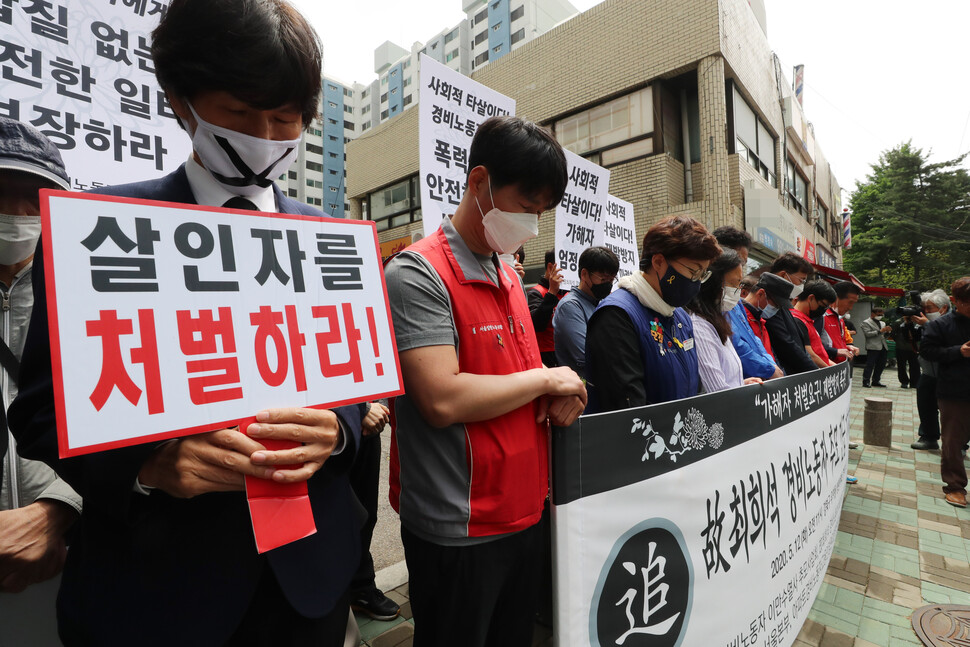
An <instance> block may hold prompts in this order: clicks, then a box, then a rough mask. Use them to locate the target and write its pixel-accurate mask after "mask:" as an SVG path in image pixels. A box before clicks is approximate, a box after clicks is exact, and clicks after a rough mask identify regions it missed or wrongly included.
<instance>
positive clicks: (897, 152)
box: [845, 142, 970, 290]
mask: <svg viewBox="0 0 970 647" xmlns="http://www.w3.org/2000/svg"><path fill="white" fill-rule="evenodd" d="M963 160H964V156H961V157H958V158H956V159H952V160H947V161H944V162H938V163H930V162H929V161H928V159H927V156H926V155H924V154H923V151H922V150H921V149H919V148H914V147H913V146H912V143H911V142H906V143H904V144H901V145H900V146H898V147H896V148H894V149H892V150H889V151H885V152H883V154H882V155H880V156H879V161H878V162H877V163H876V164H873V165H872V173H870V174H869V175H868V176H867V178H866V181H865V182H860V183H857V184H856V190H855V192H854V193H853V194H852V197H851V199H850V202H849V204H850V209H851V210H852V249H849V250H846V252H845V267H846V269H847V270H848V271H850V272H852V273H853V274H855V275H856V276H858V277H859V278H860V279H861V280H863V281H864V282H866V283H870V284H872V285H883V286H887V287H894V288H902V289H904V290H930V289H934V288H944V289H947V288H949V286H950V284H951V283H952V282H953V280H954V279H956V278H958V277H960V276H966V275H967V274H970V174H968V173H967V171H966V169H964V168H961V165H962V163H963Z"/></svg>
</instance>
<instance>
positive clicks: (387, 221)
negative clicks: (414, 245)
mask: <svg viewBox="0 0 970 647" xmlns="http://www.w3.org/2000/svg"><path fill="white" fill-rule="evenodd" d="M365 205H368V206H367V207H365V210H364V213H365V214H367V215H368V216H369V217H370V218H371V219H373V220H374V221H375V222H376V223H377V231H385V230H387V229H392V228H394V227H400V226H401V225H406V224H408V223H411V222H416V221H417V220H420V219H421V194H420V191H419V190H418V176H417V175H413V176H411V177H410V178H408V179H406V180H403V181H401V182H397V183H395V184H392V185H391V186H387V187H384V188H383V189H378V190H377V191H375V192H373V193H370V194H368V195H367V200H366V201H365Z"/></svg>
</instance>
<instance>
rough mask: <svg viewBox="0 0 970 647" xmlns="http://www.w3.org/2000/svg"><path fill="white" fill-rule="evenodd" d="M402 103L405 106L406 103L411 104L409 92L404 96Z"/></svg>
mask: <svg viewBox="0 0 970 647" xmlns="http://www.w3.org/2000/svg"><path fill="white" fill-rule="evenodd" d="M402 103H403V104H404V105H406V106H407V105H410V104H411V95H410V94H409V95H408V96H406V97H404V101H403V102H402Z"/></svg>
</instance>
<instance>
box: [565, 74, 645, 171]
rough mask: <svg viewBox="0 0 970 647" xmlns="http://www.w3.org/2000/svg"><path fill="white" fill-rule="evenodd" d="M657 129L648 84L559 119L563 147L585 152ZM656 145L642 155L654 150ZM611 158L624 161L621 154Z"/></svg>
mask: <svg viewBox="0 0 970 647" xmlns="http://www.w3.org/2000/svg"><path fill="white" fill-rule="evenodd" d="M653 129H654V123H653V88H652V87H650V86H648V87H646V88H642V89H640V90H637V91H636V92H631V93H630V94H627V95H624V96H622V97H620V98H618V99H614V100H612V101H609V102H607V103H604V104H602V105H599V106H596V107H595V108H590V109H589V110H585V111H583V112H580V113H579V114H576V115H572V116H570V117H566V118H565V119H560V120H559V121H557V122H556V139H558V140H559V143H560V144H562V147H563V148H565V149H568V150H570V151H572V152H574V153H576V154H577V155H585V154H587V153H590V152H594V151H604V150H605V149H609V148H615V147H620V146H622V145H625V144H629V143H631V142H633V141H635V140H642V139H645V138H648V137H651V136H652V134H653ZM644 146H646V145H645V144H641V146H640V147H639V148H638V149H637V152H641V153H642V151H643V147H644ZM652 146H653V144H652V143H651V144H650V150H649V151H648V152H646V153H642V154H650V153H652V152H653V148H652ZM605 156H606V155H605V153H604V157H605ZM637 156H639V155H637ZM611 159H612V160H613V163H617V162H618V161H620V160H618V159H617V155H613V156H612V157H611ZM625 159H628V158H625Z"/></svg>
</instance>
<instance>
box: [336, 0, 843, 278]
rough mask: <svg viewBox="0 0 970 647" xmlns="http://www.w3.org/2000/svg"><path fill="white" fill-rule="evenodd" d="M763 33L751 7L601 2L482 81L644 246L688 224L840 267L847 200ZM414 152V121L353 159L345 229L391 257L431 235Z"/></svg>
mask: <svg viewBox="0 0 970 647" xmlns="http://www.w3.org/2000/svg"><path fill="white" fill-rule="evenodd" d="M759 10H760V13H759ZM763 25H764V20H763V7H762V6H760V5H759V3H758V2H757V0H752V2H751V3H750V4H749V0H649V1H647V0H605V2H603V3H601V4H599V5H597V6H595V7H593V8H592V9H590V10H588V11H586V12H584V13H581V14H578V15H577V16H575V17H573V18H572V19H570V20H568V21H567V22H564V23H562V24H560V25H559V26H558V27H556V28H554V29H552V30H550V31H549V32H547V33H545V34H543V35H542V36H540V37H538V38H536V39H534V40H533V41H531V42H529V43H527V44H525V45H523V46H522V47H520V48H518V49H516V50H515V51H513V52H511V53H510V54H508V55H507V56H505V57H504V58H502V59H501V60H498V61H495V62H494V63H492V64H489V65H487V66H485V67H484V68H482V69H481V70H480V71H478V72H475V73H474V74H473V75H472V78H474V79H475V80H476V81H478V82H480V83H483V84H484V85H486V86H489V87H491V88H493V89H495V90H497V91H499V92H501V93H503V94H506V95H508V96H510V97H512V98H514V99H515V100H516V103H517V112H518V114H519V116H522V117H525V118H527V119H531V120H533V121H536V122H538V123H541V124H543V125H545V126H547V127H549V128H550V129H552V130H553V131H554V132H555V133H556V137H557V139H558V140H559V141H560V143H562V144H563V146H564V147H566V148H568V149H569V150H572V151H573V152H575V153H577V154H580V155H583V156H584V157H587V158H588V159H590V160H592V161H594V162H596V163H598V164H600V165H602V166H604V167H606V168H608V169H609V170H610V173H611V177H610V193H611V194H613V195H615V196H617V197H618V198H621V199H623V200H626V201H628V202H630V203H632V204H633V206H634V212H635V216H636V224H637V234H638V236H640V237H642V236H643V234H644V233H645V232H646V230H647V228H648V227H649V226H650V225H651V224H652V223H654V222H656V221H657V220H659V219H660V218H662V217H664V216H666V215H668V214H673V213H688V214H690V215H692V216H694V217H696V218H698V219H699V220H701V221H702V222H704V223H705V224H706V225H707V226H708V227H709V228H711V229H713V228H715V227H718V226H721V225H734V226H737V227H741V228H744V229H746V230H747V231H749V232H750V233H751V234H752V235H753V236H754V237H755V240H756V248H755V252H754V257H755V258H756V259H758V260H761V261H766V260H768V259H770V258H771V257H773V256H776V255H777V254H778V253H780V252H783V251H789V250H791V251H796V252H797V253H799V254H800V255H803V256H806V257H808V258H809V260H812V261H813V262H819V263H820V264H822V265H828V266H832V267H836V266H841V230H842V226H841V215H840V212H841V204H840V201H839V196H840V192H841V189H840V187H839V185H838V182H837V181H836V179H835V177H834V176H833V175H832V172H831V167H830V165H829V163H828V162H827V161H826V159H825V157H824V155H823V153H822V151H821V148H820V147H819V145H818V143H817V142H816V140H815V136H814V132H813V129H812V127H811V125H810V124H809V123H808V122H807V120H806V119H805V116H804V115H803V114H802V111H801V108H800V107H799V104H798V102H797V100H795V99H794V97H793V96H792V91H791V89H790V81H788V80H787V79H786V78H785V76H784V73H783V72H782V70H781V69H780V65H779V64H778V63H777V60H776V58H775V57H774V56H773V54H772V51H771V48H770V45H769V41H768V38H767V35H766V32H765V29H764V26H763ZM418 137H419V133H418V111H417V110H409V111H406V112H405V113H403V114H402V115H401V116H399V117H397V118H395V119H391V120H389V121H387V122H386V123H384V124H381V125H380V126H378V127H377V128H375V129H374V130H373V131H371V132H369V133H366V134H364V135H362V136H361V137H359V138H357V139H356V140H354V141H352V142H351V143H350V144H348V146H347V195H348V196H349V203H350V208H351V216H352V217H356V218H362V217H363V218H368V219H372V220H374V221H375V222H377V224H378V231H379V236H380V240H381V242H382V243H386V245H385V251H390V250H392V249H396V248H399V247H400V246H401V245H403V244H404V243H406V242H407V241H409V240H410V239H411V237H412V236H419V235H420V232H421V229H422V224H421V208H420V197H419V196H420V192H419V178H418V174H419V168H418ZM685 160H688V163H687V164H686V165H685ZM685 167H686V168H685ZM539 232H540V233H539V237H538V238H537V239H535V240H532V241H530V242H529V243H528V244H527V245H526V261H527V262H526V266H527V268H530V270H531V271H530V273H529V275H528V276H527V279H532V280H535V278H537V276H538V273H539V268H540V267H541V265H542V257H543V254H544V252H545V251H546V250H548V249H551V248H552V247H553V244H554V241H553V232H554V216H553V213H552V212H549V213H546V214H544V215H543V216H542V218H540V222H539Z"/></svg>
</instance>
